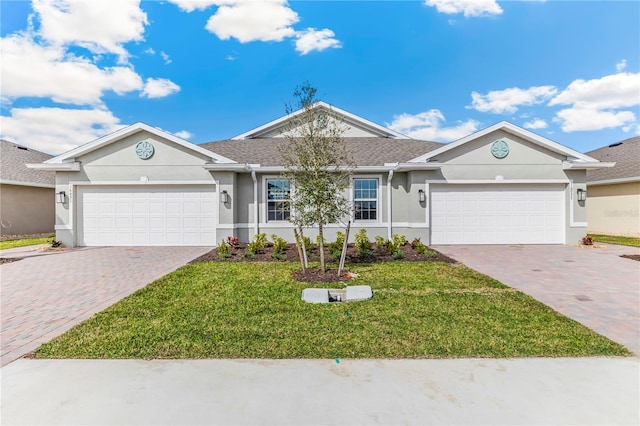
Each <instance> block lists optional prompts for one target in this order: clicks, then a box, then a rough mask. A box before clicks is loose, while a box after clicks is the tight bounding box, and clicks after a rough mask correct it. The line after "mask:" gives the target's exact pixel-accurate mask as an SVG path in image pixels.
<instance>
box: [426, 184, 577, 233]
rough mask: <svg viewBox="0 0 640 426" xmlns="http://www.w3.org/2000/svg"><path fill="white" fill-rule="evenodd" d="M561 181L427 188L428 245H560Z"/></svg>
mask: <svg viewBox="0 0 640 426" xmlns="http://www.w3.org/2000/svg"><path fill="white" fill-rule="evenodd" d="M564 187H565V186H564V185H498V184H496V185H439V186H435V185H432V186H431V243H432V244H564Z"/></svg>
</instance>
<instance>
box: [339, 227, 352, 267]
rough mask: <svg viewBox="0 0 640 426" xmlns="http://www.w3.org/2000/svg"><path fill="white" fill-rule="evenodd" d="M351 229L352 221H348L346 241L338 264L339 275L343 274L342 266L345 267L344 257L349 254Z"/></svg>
mask: <svg viewBox="0 0 640 426" xmlns="http://www.w3.org/2000/svg"><path fill="white" fill-rule="evenodd" d="M350 229H351V221H349V222H347V229H346V230H345V235H344V242H343V243H342V252H341V253H340V264H339V265H338V276H340V275H341V274H342V268H344V259H345V257H346V256H347V247H348V246H349V230H350Z"/></svg>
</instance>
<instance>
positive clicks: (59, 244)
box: [51, 241, 62, 248]
mask: <svg viewBox="0 0 640 426" xmlns="http://www.w3.org/2000/svg"><path fill="white" fill-rule="evenodd" d="M58 247H62V241H51V248H58Z"/></svg>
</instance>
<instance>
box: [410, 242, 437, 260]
mask: <svg viewBox="0 0 640 426" xmlns="http://www.w3.org/2000/svg"><path fill="white" fill-rule="evenodd" d="M411 248H412V249H414V250H415V252H416V253H418V254H424V255H425V256H427V257H433V256H435V253H434V252H432V251H431V250H428V249H427V246H426V245H424V244H423V243H422V241H420V238H415V239H414V240H413V241H411ZM429 253H430V254H429Z"/></svg>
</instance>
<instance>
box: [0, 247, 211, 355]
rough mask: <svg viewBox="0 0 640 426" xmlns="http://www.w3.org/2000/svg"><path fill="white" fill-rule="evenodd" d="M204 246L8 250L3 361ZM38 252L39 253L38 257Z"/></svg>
mask: <svg viewBox="0 0 640 426" xmlns="http://www.w3.org/2000/svg"><path fill="white" fill-rule="evenodd" d="M210 249H211V248H205V247H83V248H77V249H71V250H68V251H63V252H48V253H42V252H34V250H33V248H25V249H23V250H22V251H20V250H11V251H7V250H4V251H3V252H2V253H0V255H1V256H3V257H22V256H28V257H25V258H24V259H22V260H19V261H16V262H11V263H5V264H3V265H2V266H0V283H1V285H0V299H1V313H0V318H1V323H2V326H1V329H0V348H1V352H0V353H1V361H0V365H6V364H7V363H9V362H11V361H13V360H15V359H17V358H20V357H22V356H23V355H25V354H27V353H29V352H30V351H33V350H34V349H36V348H38V347H39V346H40V345H41V344H43V343H45V342H47V341H49V340H51V339H52V338H54V337H56V336H59V335H60V334H62V333H64V332H65V331H67V330H69V329H70V328H72V327H73V326H74V325H76V324H79V323H80V322H82V321H84V320H85V319H87V318H90V317H91V316H92V315H93V314H95V313H97V312H100V311H101V310H103V309H105V308H107V307H108V306H111V305H112V304H114V303H115V302H117V301H119V300H120V299H122V298H123V297H125V296H127V295H129V294H131V293H133V292H134V291H136V290H138V289H140V288H142V287H144V286H145V285H147V284H149V283H150V282H152V281H154V280H156V279H158V278H160V277H162V276H164V275H166V274H167V273H169V272H171V271H173V270H175V269H177V268H178V267H180V266H182V265H184V264H185V263H187V262H189V261H190V260H192V259H194V258H196V257H198V256H200V255H202V254H204V253H206V252H207V251H209V250H210ZM34 254H38V255H36V256H34Z"/></svg>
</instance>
